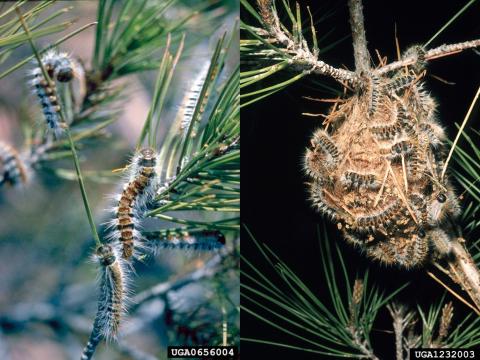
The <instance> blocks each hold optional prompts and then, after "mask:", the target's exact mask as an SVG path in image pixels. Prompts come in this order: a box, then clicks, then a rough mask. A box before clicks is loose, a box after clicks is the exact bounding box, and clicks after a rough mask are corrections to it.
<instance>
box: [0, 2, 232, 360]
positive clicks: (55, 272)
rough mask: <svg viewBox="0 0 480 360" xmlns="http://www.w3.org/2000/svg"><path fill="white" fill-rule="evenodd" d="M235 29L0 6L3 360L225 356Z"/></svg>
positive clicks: (154, 8)
mask: <svg viewBox="0 0 480 360" xmlns="http://www.w3.org/2000/svg"><path fill="white" fill-rule="evenodd" d="M238 14H239V2H238V0H219V1H213V2H212V1H207V0H168V1H150V0H141V1H137V0H122V1H117V0H115V1H114V0H89V1H1V2H0V84H1V86H0V219H1V221H0V264H1V265H0V359H5V360H15V359H30V360H43V359H53V360H56V359H82V360H87V359H98V360H102V359H134V360H137V359H142V360H147V359H148V360H150V359H151V360H153V359H167V358H187V357H190V358H206V357H208V358H223V359H225V358H228V359H237V358H239V345H240V344H239V342H240V313H239V308H240V304H239V302H240V300H239V297H240V280H239V277H240V275H239V273H240V269H239V261H240V239H239V228H240V105H239V102H240V99H239V97H240V95H239V62H240V61H239V23H238Z"/></svg>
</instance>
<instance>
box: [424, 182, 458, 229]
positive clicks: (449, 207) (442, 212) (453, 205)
mask: <svg viewBox="0 0 480 360" xmlns="http://www.w3.org/2000/svg"><path fill="white" fill-rule="evenodd" d="M427 214H428V223H429V224H430V225H432V226H435V225H438V224H440V223H441V222H443V221H444V220H445V219H446V217H447V216H451V217H453V218H454V217H456V216H458V215H459V205H458V201H457V197H456V195H455V193H454V192H453V190H452V189H451V188H449V187H447V189H446V190H445V189H438V190H437V191H434V192H433V193H432V195H431V197H430V201H429V202H428V205H427Z"/></svg>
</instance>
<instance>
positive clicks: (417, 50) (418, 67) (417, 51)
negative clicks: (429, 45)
mask: <svg viewBox="0 0 480 360" xmlns="http://www.w3.org/2000/svg"><path fill="white" fill-rule="evenodd" d="M403 57H404V58H408V57H413V58H414V63H413V65H412V69H413V71H414V72H415V73H416V74H420V73H421V72H422V71H423V70H425V67H426V66H427V61H426V60H425V48H424V47H423V46H421V45H413V46H411V47H410V48H408V49H407V50H406V51H405V53H404V54H403Z"/></svg>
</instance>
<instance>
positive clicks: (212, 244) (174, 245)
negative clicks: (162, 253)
mask: <svg viewBox="0 0 480 360" xmlns="http://www.w3.org/2000/svg"><path fill="white" fill-rule="evenodd" d="M147 240H148V241H149V243H150V244H151V246H152V248H153V249H154V252H155V253H156V252H158V251H159V250H163V249H180V250H199V251H212V250H218V249H220V248H222V247H224V246H225V236H224V235H223V234H222V233H221V232H220V231H216V230H215V231H207V230H205V231H197V232H192V233H189V232H186V231H183V232H168V233H166V234H159V233H150V234H148V235H147Z"/></svg>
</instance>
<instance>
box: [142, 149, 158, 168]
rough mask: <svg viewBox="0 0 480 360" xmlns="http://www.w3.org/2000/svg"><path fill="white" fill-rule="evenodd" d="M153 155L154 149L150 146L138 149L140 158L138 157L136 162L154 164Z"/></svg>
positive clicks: (149, 165) (147, 164)
mask: <svg viewBox="0 0 480 360" xmlns="http://www.w3.org/2000/svg"><path fill="white" fill-rule="evenodd" d="M155 156H156V154H155V150H153V149H152V148H144V149H142V150H140V158H139V159H138V163H139V165H140V166H148V167H152V166H155Z"/></svg>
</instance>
